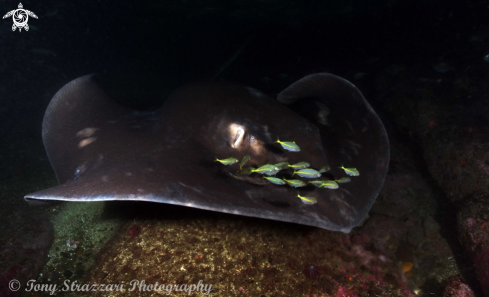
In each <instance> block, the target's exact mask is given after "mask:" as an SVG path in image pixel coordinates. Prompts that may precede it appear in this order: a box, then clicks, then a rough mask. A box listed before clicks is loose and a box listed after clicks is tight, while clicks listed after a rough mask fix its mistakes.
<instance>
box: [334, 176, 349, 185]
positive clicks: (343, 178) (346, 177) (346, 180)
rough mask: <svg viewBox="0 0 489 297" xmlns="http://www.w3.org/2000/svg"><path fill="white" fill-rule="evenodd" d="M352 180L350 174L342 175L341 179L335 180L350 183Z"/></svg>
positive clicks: (340, 182)
mask: <svg viewBox="0 0 489 297" xmlns="http://www.w3.org/2000/svg"><path fill="white" fill-rule="evenodd" d="M350 181H351V179H350V178H349V177H348V176H344V177H342V178H340V179H337V180H335V182H337V183H339V184H344V183H348V182H350Z"/></svg>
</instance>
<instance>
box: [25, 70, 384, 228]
mask: <svg viewBox="0 0 489 297" xmlns="http://www.w3.org/2000/svg"><path fill="white" fill-rule="evenodd" d="M42 138H43V142H44V146H45V148H46V152H47V155H48V157H49V160H50V162H51V165H52V167H53V168H54V171H55V173H56V177H57V179H58V182H59V185H58V186H55V187H53V188H49V189H45V190H41V191H38V192H35V193H32V194H29V195H26V196H25V200H26V201H27V202H29V203H32V204H46V203H49V202H55V201H108V200H123V201H126V200H133V201H147V202H158V203H167V204H175V205H182V206H186V207H194V208H200V209H205V210H211V211H217V212H223V213H230V214H236V215H242V216H250V217H258V218H265V219H271V220H278V221H285V222H292V223H297V224H304V225H310V226H316V227H320V228H324V229H329V230H335V231H342V232H345V233H348V232H350V231H351V229H352V228H353V227H355V226H357V225H359V224H360V223H361V222H362V220H363V219H364V218H365V217H366V215H367V213H368V211H369V210H370V208H371V206H372V204H373V203H374V201H375V199H376V197H377V195H378V193H379V191H380V189H381V187H382V185H383V183H384V179H385V176H386V173H387V168H388V163H389V156H390V155H389V141H388V137H387V134H386V131H385V128H384V126H383V124H382V122H381V120H380V119H379V117H378V116H377V114H376V113H375V111H374V110H373V109H372V107H371V106H370V105H369V103H368V102H367V101H366V100H365V98H364V97H363V95H362V94H361V92H360V91H359V90H358V89H357V88H356V87H355V86H354V85H353V84H351V83H350V82H348V81H346V80H344V79H342V78H340V77H338V76H335V75H333V74H329V73H318V74H312V75H308V76H306V77H304V78H302V79H300V80H298V81H297V82H295V83H293V84H292V85H290V86H289V87H287V88H286V89H285V90H283V91H282V92H280V93H279V95H278V97H277V99H273V98H271V97H269V96H267V95H266V94H264V93H262V92H260V91H258V90H256V89H254V88H251V87H248V86H245V85H241V84H237V83H228V82H205V83H204V82H201V83H193V84H189V85H186V86H183V87H181V88H179V89H177V90H176V91H174V92H173V93H172V94H171V95H170V96H169V98H168V99H167V100H166V101H165V102H164V103H163V105H162V107H161V108H160V109H158V110H156V111H146V112H141V111H136V110H133V109H130V108H128V107H126V106H123V105H120V104H118V103H117V102H116V101H115V100H113V99H112V98H111V97H110V96H109V95H108V94H107V93H106V92H105V91H104V90H103V88H102V85H101V83H100V82H99V79H98V77H97V76H95V75H87V76H83V77H80V78H77V79H75V80H73V81H71V82H69V83H68V84H66V85H65V86H64V87H63V88H61V89H60V90H59V91H58V92H57V93H56V95H55V96H54V97H53V98H52V100H51V102H50V104H49V106H48V108H47V110H46V113H45V116H44V120H43V125H42ZM278 138H280V140H281V141H295V143H296V144H297V145H298V146H299V147H300V151H299V152H293V151H288V150H285V149H283V147H282V146H281V145H280V144H278V143H275V142H276V140H277V139H278ZM246 155H249V156H250V159H249V161H248V163H247V164H246V165H245V166H252V167H254V168H257V167H259V166H262V165H264V164H276V163H279V162H288V163H289V164H295V163H298V162H308V163H309V164H310V167H311V168H315V169H319V168H322V167H323V166H327V167H329V168H330V170H329V171H327V172H324V173H323V174H322V177H321V179H327V180H338V179H339V178H341V177H345V176H346V174H345V171H344V170H343V169H341V168H340V167H341V166H344V167H347V168H357V170H358V171H359V172H360V175H359V176H354V177H351V181H350V182H348V183H342V184H340V186H339V188H337V189H327V188H318V187H315V186H314V185H312V184H308V185H307V186H305V187H300V188H294V187H291V186H289V185H276V184H273V183H270V182H269V181H268V180H266V179H265V178H263V177H264V176H263V175H261V174H258V173H252V174H238V172H239V171H240V164H239V163H240V162H238V163H235V164H233V165H229V166H225V165H223V164H221V163H220V162H216V161H215V160H216V157H217V158H219V159H225V158H230V157H233V158H236V159H238V160H240V161H241V160H242V159H243V158H244V156H246ZM292 174H293V170H292V169H285V170H282V171H280V172H279V173H278V174H277V178H278V177H280V178H286V179H289V180H290V179H296V178H297V175H296V176H294V177H291V176H292ZM298 179H302V180H304V181H306V182H307V181H308V180H309V179H303V178H298ZM298 195H301V196H306V197H314V198H316V200H317V203H316V204H306V203H304V202H303V201H302V200H301V199H300V198H298Z"/></svg>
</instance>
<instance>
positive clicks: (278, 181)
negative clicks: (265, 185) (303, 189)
mask: <svg viewBox="0 0 489 297" xmlns="http://www.w3.org/2000/svg"><path fill="white" fill-rule="evenodd" d="M263 178H266V179H267V180H268V181H269V182H271V183H272V184H276V185H285V181H284V180H283V179H280V178H277V177H266V176H264V177H263Z"/></svg>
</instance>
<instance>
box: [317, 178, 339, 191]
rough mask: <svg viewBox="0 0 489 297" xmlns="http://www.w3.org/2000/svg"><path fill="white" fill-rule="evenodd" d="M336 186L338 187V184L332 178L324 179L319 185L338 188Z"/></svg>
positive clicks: (333, 188)
mask: <svg viewBox="0 0 489 297" xmlns="http://www.w3.org/2000/svg"><path fill="white" fill-rule="evenodd" d="M338 187H339V186H338V184H337V183H336V182H335V181H334V180H326V181H324V182H323V184H322V185H321V188H327V189H332V190H335V189H338Z"/></svg>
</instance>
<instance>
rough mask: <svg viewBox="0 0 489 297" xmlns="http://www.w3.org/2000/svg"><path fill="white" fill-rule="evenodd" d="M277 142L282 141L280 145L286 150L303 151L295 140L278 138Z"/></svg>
mask: <svg viewBox="0 0 489 297" xmlns="http://www.w3.org/2000/svg"><path fill="white" fill-rule="evenodd" d="M275 143H280V145H281V146H282V148H283V149H284V150H288V151H291V152H300V151H301V149H300V147H299V146H298V145H297V144H295V141H280V140H279V139H278V138H277V141H275Z"/></svg>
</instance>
